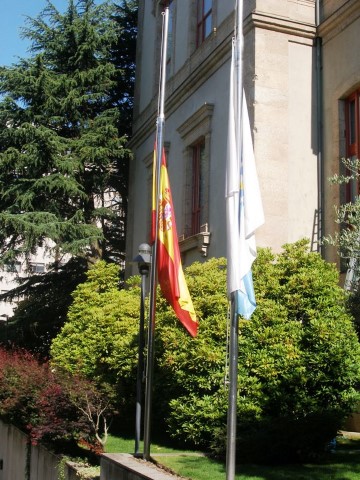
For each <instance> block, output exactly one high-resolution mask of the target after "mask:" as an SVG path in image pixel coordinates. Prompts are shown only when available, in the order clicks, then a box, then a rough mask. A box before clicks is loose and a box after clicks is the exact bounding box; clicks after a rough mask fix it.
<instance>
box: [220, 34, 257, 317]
mask: <svg viewBox="0 0 360 480" xmlns="http://www.w3.org/2000/svg"><path fill="white" fill-rule="evenodd" d="M235 48H236V46H235V42H234V43H233V50H232V59H231V75H230V104H229V125H228V149H227V150H228V151H227V165H226V217H227V218H226V221H227V263H228V266H227V277H228V278H227V285H228V295H229V296H230V295H231V294H232V293H234V294H235V295H236V299H237V302H236V305H237V313H238V314H240V315H242V316H243V317H244V318H246V319H249V318H250V316H251V314H252V313H253V311H254V310H255V307H256V302H255V294H254V287H253V282H252V274H251V267H252V263H253V261H254V260H255V258H256V242H255V230H256V229H257V228H258V227H260V225H262V224H263V223H264V213H263V207H262V202H261V196H260V188H259V183H258V178H257V172H256V166H255V157H254V149H253V144H252V138H251V130H250V122H249V115H248V110H247V106H246V99H245V95H243V101H242V122H241V125H242V128H241V129H239V128H237V127H238V122H240V121H241V119H240V112H238V111H237V105H238V102H237V93H236V86H237V79H236V74H237V72H236V68H235V53H236V52H235ZM238 132H241V133H242V142H241V141H240V140H241V139H240V138H237V137H238V136H239V134H238ZM241 145H242V148H241Z"/></svg>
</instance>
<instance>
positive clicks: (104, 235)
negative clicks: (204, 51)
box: [0, 0, 136, 336]
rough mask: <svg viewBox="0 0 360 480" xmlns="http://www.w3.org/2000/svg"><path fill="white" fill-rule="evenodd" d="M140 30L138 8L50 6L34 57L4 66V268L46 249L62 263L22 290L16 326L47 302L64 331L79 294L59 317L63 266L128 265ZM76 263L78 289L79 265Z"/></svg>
mask: <svg viewBox="0 0 360 480" xmlns="http://www.w3.org/2000/svg"><path fill="white" fill-rule="evenodd" d="M135 22H136V2H132V1H131V2H126V1H124V2H122V3H121V5H113V4H111V3H103V4H101V5H96V4H95V2H94V0H78V1H77V2H76V3H75V2H74V0H68V6H67V9H66V11H65V12H64V13H60V12H59V11H58V10H57V9H56V8H55V6H54V5H53V4H52V3H51V2H50V0H47V4H46V7H45V8H44V10H43V11H42V12H41V13H40V14H39V16H38V17H36V18H27V20H26V25H25V27H24V28H23V36H24V38H27V39H28V40H30V44H31V47H30V50H29V57H28V58H24V59H20V60H19V62H18V63H16V64H14V65H12V66H10V67H8V66H5V67H1V68H0V95H1V97H0V266H1V265H4V264H11V263H13V262H15V261H16V260H17V259H18V258H19V257H20V258H23V257H25V258H30V255H31V254H32V253H34V252H35V251H36V249H37V248H38V247H39V246H45V247H46V248H48V249H49V250H50V251H51V252H52V253H53V256H54V260H55V261H54V269H53V270H52V272H51V274H50V273H49V274H48V275H47V279H45V278H42V277H41V276H39V277H38V279H37V280H36V281H34V278H33V279H32V280H29V282H25V283H23V284H22V285H21V286H20V287H19V288H18V289H17V291H16V294H21V295H24V296H26V297H28V298H27V300H26V301H27V306H26V308H22V309H20V312H19V314H20V318H19V319H17V318H16V315H15V317H14V321H15V323H16V321H20V323H21V322H23V323H27V328H28V326H29V324H31V323H32V322H35V321H36V319H35V318H34V317H33V315H34V309H35V310H36V305H38V304H39V301H40V300H39V298H41V296H42V295H44V296H43V297H42V298H44V304H43V307H44V312H45V313H44V314H43V319H44V321H46V318H48V320H49V322H50V323H52V324H53V323H54V322H55V324H56V327H57V328H55V330H57V329H58V326H59V324H61V322H63V321H64V318H65V315H66V308H67V306H68V304H69V298H70V297H69V295H70V290H68V293H67V295H68V296H67V297H66V296H65V297H66V298H65V297H64V302H63V309H62V311H61V308H60V312H59V311H58V310H59V309H58V308H57V309H56V319H54V318H51V319H50V318H49V315H50V316H51V312H52V311H54V309H53V307H52V305H51V299H49V295H47V294H45V293H42V292H46V291H48V290H47V287H46V286H49V285H50V284H52V286H51V287H49V288H50V290H49V291H51V289H52V290H53V291H56V285H53V283H55V284H56V282H57V281H58V283H59V285H61V284H63V280H64V275H62V277H61V280H60V281H59V280H57V278H60V275H61V273H62V272H63V271H64V267H63V263H64V259H68V258H69V256H71V257H72V258H74V257H77V258H79V259H82V262H84V261H85V264H86V263H87V264H88V265H89V264H91V263H93V262H95V261H97V260H98V259H100V258H102V259H106V260H111V261H117V262H119V261H121V260H123V259H124V251H125V221H126V204H127V175H128V161H129V158H130V152H129V150H128V149H127V148H126V142H127V140H128V134H129V125H130V113H129V112H130V110H131V108H132V95H133V81H134V73H133V68H134V63H135V47H134V44H135V41H136V36H135V34H134V32H135V30H134V29H135ZM122 48H123V49H124V52H126V55H122V54H121V52H118V51H117V50H118V49H122ZM119 59H122V61H121V62H119ZM71 265H74V268H75V270H74V271H72V272H71V273H70V272H69V271H68V272H67V273H66V275H70V276H71V278H72V281H71V282H69V285H70V286H71V288H74V286H76V283H77V280H76V276H77V270H76V269H77V267H76V265H78V263H77V262H72V263H70V264H69V266H68V268H69V267H71ZM70 270H71V268H70ZM57 273H59V277H58V276H57V275H56V274H57ZM78 273H79V275H78V277H79V278H78V281H81V280H82V278H83V269H80V270H79V271H78ZM45 276H46V275H45ZM37 286H38V287H39V288H38V289H37ZM60 288H61V287H60ZM69 288H70V287H69ZM65 289H66V287H65ZM29 294H30V297H29ZM39 295H40V297H39ZM9 298H11V294H10V296H9ZM45 298H46V299H45ZM53 301H55V302H56V298H54V299H53ZM29 305H30V308H28V307H29ZM31 305H32V308H31ZM27 311H29V312H31V314H29V315H26V312H27ZM45 330H46V328H45ZM55 330H54V331H55ZM50 336H51V333H50Z"/></svg>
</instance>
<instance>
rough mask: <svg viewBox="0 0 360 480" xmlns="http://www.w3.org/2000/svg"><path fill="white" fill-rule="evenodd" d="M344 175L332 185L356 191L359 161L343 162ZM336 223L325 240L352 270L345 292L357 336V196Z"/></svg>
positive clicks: (359, 252) (343, 208)
mask: <svg viewBox="0 0 360 480" xmlns="http://www.w3.org/2000/svg"><path fill="white" fill-rule="evenodd" d="M342 169H343V170H344V171H345V172H344V174H341V175H334V176H333V177H332V178H331V179H330V181H331V183H333V184H335V185H339V186H340V189H341V190H340V191H342V190H343V189H344V187H345V186H347V188H349V189H350V190H351V191H355V190H356V189H357V185H358V182H359V177H360V161H359V160H357V159H342ZM335 213H336V223H337V224H338V225H339V229H338V231H337V232H335V234H334V235H327V236H326V237H325V238H324V239H323V243H324V245H333V246H335V247H336V248H337V250H338V254H339V256H340V259H341V263H342V267H343V268H344V269H345V268H346V269H349V268H350V269H351V270H352V276H351V277H350V278H349V279H348V280H347V284H346V288H347V290H349V292H350V295H349V298H348V306H349V308H350V311H351V313H352V314H353V316H354V318H355V324H356V328H357V332H358V335H360V283H359V279H360V250H359V239H360V215H359V213H360V197H359V196H358V195H356V196H355V197H354V198H353V199H351V201H349V202H345V203H342V204H341V205H340V206H338V207H335Z"/></svg>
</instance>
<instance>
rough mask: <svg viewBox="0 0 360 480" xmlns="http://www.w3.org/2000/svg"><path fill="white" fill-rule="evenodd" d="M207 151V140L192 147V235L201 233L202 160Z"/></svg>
mask: <svg viewBox="0 0 360 480" xmlns="http://www.w3.org/2000/svg"><path fill="white" fill-rule="evenodd" d="M204 150H205V140H204V139H203V140H201V141H199V142H198V143H197V144H195V145H194V146H193V147H192V203H191V235H196V234H197V233H200V226H201V210H202V207H203V205H202V204H201V202H202V192H201V183H202V182H201V180H202V179H201V175H202V172H201V170H202V169H201V159H202V155H203V154H204Z"/></svg>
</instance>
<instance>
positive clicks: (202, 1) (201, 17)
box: [196, 0, 212, 47]
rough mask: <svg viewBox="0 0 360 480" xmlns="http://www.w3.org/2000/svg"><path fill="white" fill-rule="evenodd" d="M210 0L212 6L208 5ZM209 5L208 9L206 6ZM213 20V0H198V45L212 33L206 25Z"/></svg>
mask: <svg viewBox="0 0 360 480" xmlns="http://www.w3.org/2000/svg"><path fill="white" fill-rule="evenodd" d="M208 1H210V7H209V6H207V3H208ZM206 7H207V10H205V8H206ZM209 21H210V22H211V21H212V0H198V1H197V25H196V46H197V47H199V46H200V45H201V44H202V43H203V41H204V40H205V38H207V37H208V36H209V35H210V33H211V25H210V30H208V31H207V29H206V26H207V23H208V22H209Z"/></svg>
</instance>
